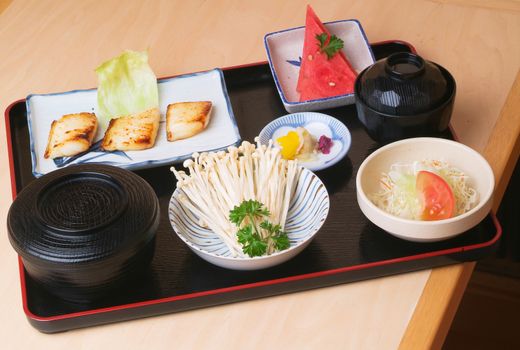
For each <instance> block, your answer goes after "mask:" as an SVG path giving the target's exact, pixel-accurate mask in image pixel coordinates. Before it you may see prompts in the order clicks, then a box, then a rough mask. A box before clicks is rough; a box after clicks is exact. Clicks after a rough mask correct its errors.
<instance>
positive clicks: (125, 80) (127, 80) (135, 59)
mask: <svg viewBox="0 0 520 350" xmlns="http://www.w3.org/2000/svg"><path fill="white" fill-rule="evenodd" d="M96 74H97V77H98V90H97V102H98V119H99V122H100V124H101V125H102V126H103V127H106V126H107V125H108V123H109V121H110V119H112V118H118V117H121V116H128V115H132V114H137V113H141V112H144V111H146V110H149V109H151V108H159V91H158V88H157V77H156V76H155V74H154V72H153V71H152V68H151V67H150V66H149V65H148V53H147V52H146V51H143V52H138V51H130V50H126V51H125V52H123V53H122V54H121V55H119V56H118V57H115V58H113V59H111V60H108V61H106V62H104V63H102V64H101V65H100V66H99V67H98V68H96Z"/></svg>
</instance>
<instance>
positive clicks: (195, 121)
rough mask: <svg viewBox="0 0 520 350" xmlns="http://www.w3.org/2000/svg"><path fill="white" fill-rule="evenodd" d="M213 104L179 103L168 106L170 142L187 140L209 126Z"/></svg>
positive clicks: (167, 116) (167, 124) (167, 126)
mask: <svg viewBox="0 0 520 350" xmlns="http://www.w3.org/2000/svg"><path fill="white" fill-rule="evenodd" d="M211 107H212V103H211V102H210V101H200V102H178V103H172V104H169V105H168V109H167V111H166V138H167V139H168V141H176V140H181V139H186V138H188V137H191V136H193V135H196V134H198V133H199V132H201V131H202V130H204V129H205V128H206V126H208V123H209V119H210V114H211Z"/></svg>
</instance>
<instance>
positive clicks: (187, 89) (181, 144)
mask: <svg viewBox="0 0 520 350" xmlns="http://www.w3.org/2000/svg"><path fill="white" fill-rule="evenodd" d="M158 88H159V109H160V112H161V122H160V124H159V131H158V133H157V139H156V141H155V145H154V147H152V148H149V149H146V150H140V151H124V152H123V151H115V152H102V151H100V150H99V145H100V141H101V140H102V138H103V135H104V133H105V130H104V129H102V128H101V127H100V128H99V130H98V132H97V135H96V137H95V138H94V142H93V145H92V147H91V148H90V149H89V151H87V152H85V153H82V154H80V155H77V156H73V157H62V158H58V159H54V160H53V159H45V158H44V157H43V155H44V153H45V147H46V146H47V141H48V136H49V131H50V127H51V123H52V121H53V120H58V119H59V118H61V116H63V115H65V114H71V113H80V112H90V113H96V112H97V90H96V89H90V90H74V91H68V92H62V93H52V94H34V95H29V96H28V97H27V100H26V106H27V120H28V126H29V138H30V150H31V158H32V172H33V175H34V176H36V177H39V176H42V175H44V174H47V173H49V172H51V171H53V170H56V169H59V168H62V167H65V166H68V165H70V164H84V163H100V164H108V165H114V166H119V167H122V168H126V169H132V170H135V169H142V168H150V167H156V166H161V165H167V164H174V163H179V162H182V161H184V160H185V159H187V158H190V157H191V155H192V153H193V152H202V151H215V150H221V149H225V148H227V147H228V146H232V145H238V144H239V143H240V142H241V139H240V134H239V131H238V126H237V123H236V121H235V117H234V115H233V110H232V108H231V103H230V100H229V96H228V94H227V90H226V84H225V81H224V76H223V74H222V71H221V70H220V69H213V70H209V71H205V72H200V73H192V74H185V75H179V76H176V77H172V78H166V79H160V80H158ZM183 101H211V102H212V103H213V108H212V111H211V119H210V122H209V124H208V126H207V128H206V129H205V130H204V131H202V132H201V133H200V134H197V135H195V136H193V137H190V138H188V139H184V140H178V141H174V142H169V141H168V140H167V139H166V130H165V125H166V123H165V115H166V108H167V106H168V104H170V103H174V102H183Z"/></svg>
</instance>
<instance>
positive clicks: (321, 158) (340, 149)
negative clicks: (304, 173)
mask: <svg viewBox="0 0 520 350" xmlns="http://www.w3.org/2000/svg"><path fill="white" fill-rule="evenodd" d="M297 127H304V128H305V129H307V131H308V132H309V133H310V134H311V135H312V136H313V137H314V138H316V140H319V138H320V136H322V135H325V136H327V137H329V138H331V139H332V147H331V149H330V153H329V154H323V153H316V154H315V157H313V158H314V159H312V160H310V161H299V163H300V164H301V165H302V166H303V167H305V168H307V169H309V170H312V171H318V170H322V169H325V168H328V167H330V166H332V165H334V164H336V163H337V162H339V161H340V160H341V159H343V158H344V157H345V156H346V155H347V153H348V150H349V149H350V145H351V143H352V137H351V135H350V131H349V130H348V128H347V127H346V126H345V124H343V123H342V122H341V121H339V120H338V119H336V118H334V117H331V116H329V115H327V114H323V113H317V112H301V113H293V114H288V115H285V116H283V117H280V118H278V119H275V120H273V121H272V122H270V123H269V124H267V125H266V126H265V127H264V128H263V129H262V131H260V135H259V139H260V143H261V144H263V145H267V144H268V143H269V140H273V144H274V145H275V146H277V147H279V145H278V142H276V140H277V139H278V138H279V137H281V136H284V135H287V133H288V132H289V131H292V130H295V129H296V128H297Z"/></svg>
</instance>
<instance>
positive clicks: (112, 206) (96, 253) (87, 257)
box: [7, 164, 159, 264]
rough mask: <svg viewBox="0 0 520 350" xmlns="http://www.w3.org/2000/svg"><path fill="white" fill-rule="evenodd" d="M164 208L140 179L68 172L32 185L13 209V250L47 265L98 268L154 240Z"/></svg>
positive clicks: (122, 173)
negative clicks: (92, 264)
mask: <svg viewBox="0 0 520 350" xmlns="http://www.w3.org/2000/svg"><path fill="white" fill-rule="evenodd" d="M158 216H159V203H158V199H157V196H156V195H155V192H154V191H153V189H152V188H151V187H150V185H148V183H147V182H146V181H144V180H143V179H142V178H141V177H139V176H138V175H136V174H134V173H132V172H130V171H128V170H124V169H120V168H116V167H113V166H108V165H99V164H88V165H76V166H69V167H67V168H64V169H60V170H56V171H53V172H51V173H49V174H47V175H45V176H43V177H41V178H39V179H36V180H34V181H33V182H31V183H30V184H29V185H28V186H27V187H26V188H24V189H23V190H22V191H21V192H20V193H19V194H18V196H17V197H16V199H15V201H14V202H13V204H12V205H11V208H10V209H9V213H8V217H7V228H8V234H9V240H10V241H11V244H12V246H13V248H14V249H15V250H16V251H17V252H18V254H20V255H21V256H22V258H24V259H28V260H30V261H38V262H40V263H41V262H48V263H53V264H54V263H65V264H78V263H89V262H97V261H100V260H103V259H105V258H108V257H111V256H115V255H117V256H120V255H128V256H131V255H133V254H135V253H136V252H138V251H139V250H140V249H141V248H142V247H143V246H144V245H146V243H148V242H149V241H150V240H151V239H153V237H154V235H155V228H156V226H157V222H158Z"/></svg>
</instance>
